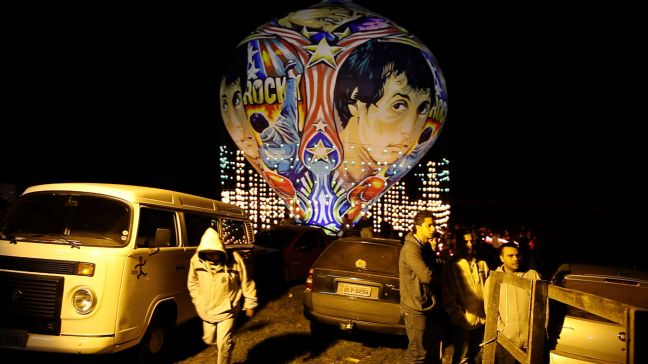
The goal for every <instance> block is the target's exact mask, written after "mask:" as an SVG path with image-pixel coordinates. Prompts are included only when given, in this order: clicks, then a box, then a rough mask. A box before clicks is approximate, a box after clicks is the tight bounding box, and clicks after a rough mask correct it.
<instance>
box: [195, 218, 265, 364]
mask: <svg viewBox="0 0 648 364" xmlns="http://www.w3.org/2000/svg"><path fill="white" fill-rule="evenodd" d="M187 287H188V288H189V293H190V294H191V299H192V301H193V304H194V305H195V306H196V312H198V316H200V318H201V319H202V321H203V341H204V342H205V343H206V344H207V345H216V347H217V348H218V361H217V363H218V364H227V363H229V362H230V354H231V352H232V331H233V327H234V320H235V319H236V317H237V316H238V314H239V312H240V311H241V304H243V305H242V308H243V309H244V310H245V314H246V315H247V316H248V317H252V316H254V308H255V307H257V296H256V286H255V284H254V281H253V280H252V279H250V278H249V277H248V275H247V270H246V268H245V263H244V262H243V259H242V258H241V256H240V255H239V253H237V252H236V251H232V252H230V253H229V254H228V252H227V251H225V247H224V245H223V242H222V241H221V239H220V236H219V235H218V233H217V232H216V230H214V229H212V228H207V230H206V231H205V233H204V234H203V236H202V238H201V239H200V245H198V248H197V249H196V254H194V255H193V257H191V264H190V267H189V275H188V277H187Z"/></svg>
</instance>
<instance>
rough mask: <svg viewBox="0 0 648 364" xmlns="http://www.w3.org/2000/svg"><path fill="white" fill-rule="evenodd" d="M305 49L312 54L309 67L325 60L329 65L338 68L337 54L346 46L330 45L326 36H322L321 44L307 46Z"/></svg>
mask: <svg viewBox="0 0 648 364" xmlns="http://www.w3.org/2000/svg"><path fill="white" fill-rule="evenodd" d="M304 49H305V50H306V51H308V52H309V53H310V54H311V57H310V59H309V60H308V67H310V66H314V65H316V64H318V63H320V62H324V63H326V64H328V65H329V66H331V67H333V68H336V67H337V64H336V63H335V55H336V54H338V53H340V52H341V51H342V50H343V49H344V48H343V47H337V46H330V45H329V44H328V42H327V41H326V38H322V40H320V42H319V44H317V45H309V46H305V47H304Z"/></svg>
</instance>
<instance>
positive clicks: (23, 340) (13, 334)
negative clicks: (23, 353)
mask: <svg viewBox="0 0 648 364" xmlns="http://www.w3.org/2000/svg"><path fill="white" fill-rule="evenodd" d="M27 336H28V335H27V330H18V329H0V346H13V347H19V348H24V347H25V346H27Z"/></svg>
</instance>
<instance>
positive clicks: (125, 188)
mask: <svg viewBox="0 0 648 364" xmlns="http://www.w3.org/2000/svg"><path fill="white" fill-rule="evenodd" d="M38 192H84V193H95V194H102V195H106V196H112V197H116V198H120V199H122V200H125V201H129V202H131V203H144V204H153V205H157V206H165V207H175V208H182V209H187V210H193V211H199V212H207V213H217V212H218V213H222V214H228V215H231V216H237V217H244V216H245V213H244V211H243V209H242V208H240V207H239V206H236V205H233V204H229V203H225V202H222V201H218V200H214V199H211V198H207V197H202V196H196V195H192V194H189V193H183V192H178V191H172V190H165V189H161V188H155V187H145V186H134V185H122V184H110V183H51V184H43V185H35V186H31V187H28V188H27V189H26V190H25V191H24V192H23V195H28V194H31V193H38Z"/></svg>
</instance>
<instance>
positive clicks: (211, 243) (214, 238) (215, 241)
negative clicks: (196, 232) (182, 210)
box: [196, 228, 227, 260]
mask: <svg viewBox="0 0 648 364" xmlns="http://www.w3.org/2000/svg"><path fill="white" fill-rule="evenodd" d="M214 251H217V252H221V253H223V256H224V257H225V259H227V252H226V251H225V245H223V241H222V240H221V238H220V235H218V233H217V232H216V230H214V229H212V228H207V230H205V232H204V233H203V236H202V238H200V244H199V245H198V248H196V254H197V255H198V257H199V258H200V259H202V260H205V254H204V253H206V252H214Z"/></svg>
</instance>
